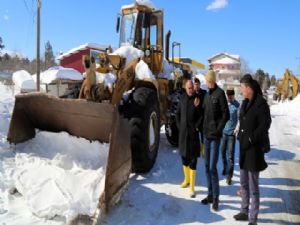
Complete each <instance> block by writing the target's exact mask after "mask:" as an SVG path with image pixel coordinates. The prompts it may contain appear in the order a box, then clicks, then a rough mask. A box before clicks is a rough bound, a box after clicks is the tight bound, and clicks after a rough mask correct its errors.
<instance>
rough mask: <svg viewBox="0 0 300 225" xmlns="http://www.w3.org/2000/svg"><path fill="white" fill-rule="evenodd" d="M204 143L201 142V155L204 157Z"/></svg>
mask: <svg viewBox="0 0 300 225" xmlns="http://www.w3.org/2000/svg"><path fill="white" fill-rule="evenodd" d="M204 151H205V150H204V144H201V156H202V157H203V158H204Z"/></svg>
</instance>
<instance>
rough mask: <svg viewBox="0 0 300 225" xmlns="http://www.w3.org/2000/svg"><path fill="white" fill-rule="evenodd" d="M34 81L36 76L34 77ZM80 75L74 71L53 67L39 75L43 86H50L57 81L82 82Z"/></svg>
mask: <svg viewBox="0 0 300 225" xmlns="http://www.w3.org/2000/svg"><path fill="white" fill-rule="evenodd" d="M34 79H36V75H34ZM82 79H83V77H82V74H81V73H80V72H78V71H77V70H75V69H72V68H65V67H62V66H54V67H51V68H49V69H48V70H46V71H44V72H42V73H41V76H40V81H41V83H43V84H50V83H52V82H55V81H57V80H82Z"/></svg>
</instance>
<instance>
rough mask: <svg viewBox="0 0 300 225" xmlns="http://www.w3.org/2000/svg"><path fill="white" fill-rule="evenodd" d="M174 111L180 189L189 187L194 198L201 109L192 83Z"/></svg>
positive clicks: (188, 83) (186, 85)
mask: <svg viewBox="0 0 300 225" xmlns="http://www.w3.org/2000/svg"><path fill="white" fill-rule="evenodd" d="M185 91H186V92H185V93H184V94H183V95H182V97H181V99H180V102H179V104H178V108H177V111H176V123H177V127H178V130H179V153H180V156H181V158H182V164H183V173H184V180H183V182H182V183H181V187H182V188H185V187H188V185H189V187H190V197H191V198H194V197H195V180H196V168H197V158H198V157H199V156H200V140H199V134H198V129H199V126H200V124H201V119H202V118H201V114H202V108H201V107H200V106H201V104H200V98H199V97H197V96H196V95H195V94H194V88H193V83H192V81H191V80H188V81H187V82H186V84H185Z"/></svg>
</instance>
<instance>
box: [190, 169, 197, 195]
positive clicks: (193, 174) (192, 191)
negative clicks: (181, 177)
mask: <svg viewBox="0 0 300 225" xmlns="http://www.w3.org/2000/svg"><path fill="white" fill-rule="evenodd" d="M195 181H196V170H192V169H190V197H191V198H195V197H196V194H195Z"/></svg>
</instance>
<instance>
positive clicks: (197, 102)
mask: <svg viewBox="0 0 300 225" xmlns="http://www.w3.org/2000/svg"><path fill="white" fill-rule="evenodd" d="M199 105H200V98H198V97H196V98H195V99H194V106H195V107H197V106H199Z"/></svg>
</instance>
